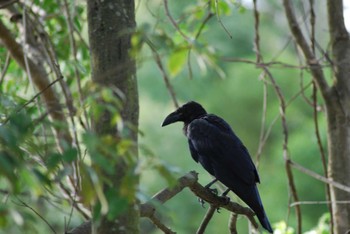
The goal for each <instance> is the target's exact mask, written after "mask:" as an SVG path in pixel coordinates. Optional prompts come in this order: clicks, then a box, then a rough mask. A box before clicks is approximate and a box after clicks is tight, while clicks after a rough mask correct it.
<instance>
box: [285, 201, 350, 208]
mask: <svg viewBox="0 0 350 234" xmlns="http://www.w3.org/2000/svg"><path fill="white" fill-rule="evenodd" d="M323 204H327V205H329V204H350V201H334V202H333V201H299V202H293V203H291V204H290V205H289V206H291V207H293V206H299V205H323Z"/></svg>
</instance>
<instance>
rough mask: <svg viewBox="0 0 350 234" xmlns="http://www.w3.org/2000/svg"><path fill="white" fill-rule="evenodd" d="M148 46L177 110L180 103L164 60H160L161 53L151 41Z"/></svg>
mask: <svg viewBox="0 0 350 234" xmlns="http://www.w3.org/2000/svg"><path fill="white" fill-rule="evenodd" d="M146 44H147V45H148V46H149V48H150V49H151V50H152V54H153V57H154V59H155V61H156V64H157V66H158V68H159V70H160V72H161V73H162V77H163V80H164V83H165V87H166V88H167V90H168V92H169V94H170V97H171V99H172V100H173V103H174V105H175V108H176V109H177V108H179V103H178V101H177V99H176V94H175V90H174V88H173V86H172V85H171V83H170V80H169V77H168V74H167V73H166V71H165V68H164V66H163V63H162V59H161V58H160V55H159V53H158V52H157V50H156V49H155V48H154V46H153V44H152V42H151V41H150V40H149V39H146Z"/></svg>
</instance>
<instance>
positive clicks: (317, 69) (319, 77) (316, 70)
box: [283, 0, 341, 100]
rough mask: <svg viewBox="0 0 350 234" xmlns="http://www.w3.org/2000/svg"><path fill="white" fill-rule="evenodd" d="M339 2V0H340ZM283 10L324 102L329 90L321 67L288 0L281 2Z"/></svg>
mask: <svg viewBox="0 0 350 234" xmlns="http://www.w3.org/2000/svg"><path fill="white" fill-rule="evenodd" d="M340 1H341V0H340ZM283 5H284V10H285V13H286V16H287V20H288V23H289V27H290V30H291V32H292V34H293V36H294V39H295V40H296V42H297V44H298V45H299V46H300V48H301V50H302V51H303V53H304V56H305V58H306V60H307V63H308V64H309V65H310V69H311V73H312V75H313V78H314V79H315V80H316V82H317V85H318V86H319V88H320V90H321V94H322V96H323V97H324V99H325V100H327V97H328V95H329V91H330V88H329V86H328V84H327V81H326V78H325V76H324V73H323V70H322V66H321V65H320V63H319V62H318V61H317V59H316V57H315V55H314V53H313V52H312V49H311V47H310V46H309V45H308V43H307V41H306V39H305V37H304V35H303V32H302V31H301V29H300V27H299V24H298V21H297V19H296V16H295V13H294V10H293V7H292V3H291V1H290V0H283Z"/></svg>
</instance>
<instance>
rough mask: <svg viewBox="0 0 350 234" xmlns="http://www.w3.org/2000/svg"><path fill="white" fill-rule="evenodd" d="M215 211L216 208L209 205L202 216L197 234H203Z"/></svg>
mask: <svg viewBox="0 0 350 234" xmlns="http://www.w3.org/2000/svg"><path fill="white" fill-rule="evenodd" d="M216 210H217V207H215V206H213V205H211V206H210V207H209V209H208V211H207V213H206V214H205V216H204V219H203V220H202V223H201V224H200V226H199V228H198V230H197V234H203V233H204V231H205V229H206V228H207V226H208V224H209V222H210V220H211V219H212V218H213V215H214V213H215V211H216Z"/></svg>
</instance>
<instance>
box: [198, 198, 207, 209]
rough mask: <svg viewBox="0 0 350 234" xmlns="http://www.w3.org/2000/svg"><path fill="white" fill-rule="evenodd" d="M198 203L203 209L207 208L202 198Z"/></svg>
mask: <svg viewBox="0 0 350 234" xmlns="http://www.w3.org/2000/svg"><path fill="white" fill-rule="evenodd" d="M198 202H199V203H200V204H201V206H202V207H203V208H205V206H204V205H205V201H204V200H203V199H202V198H198Z"/></svg>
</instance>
